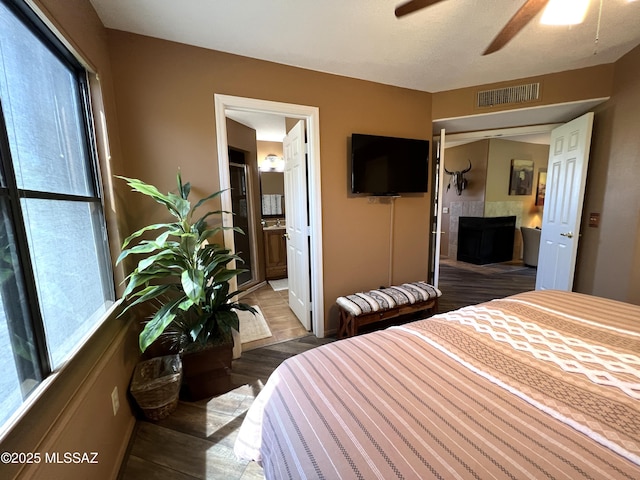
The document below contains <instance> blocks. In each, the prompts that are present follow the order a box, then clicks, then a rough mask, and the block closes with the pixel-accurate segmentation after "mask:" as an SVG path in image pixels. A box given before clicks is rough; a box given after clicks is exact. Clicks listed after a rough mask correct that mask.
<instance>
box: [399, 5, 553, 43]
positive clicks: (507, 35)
mask: <svg viewBox="0 0 640 480" xmlns="http://www.w3.org/2000/svg"><path fill="white" fill-rule="evenodd" d="M442 1H444V0H410V1H408V2H405V3H403V4H401V5H399V6H398V7H397V8H396V11H395V13H396V17H398V18H400V17H403V16H405V15H408V14H410V13H413V12H415V11H417V10H421V9H423V8H426V7H430V6H431V5H435V4H436V3H440V2H442ZM547 3H549V0H527V1H526V2H525V3H524V5H522V7H520V10H518V11H517V12H516V14H515V15H514V16H513V17H511V20H509V21H508V22H507V24H506V25H505V26H504V27H503V29H502V30H500V33H498V35H496V37H495V38H494V39H493V42H491V44H490V45H489V46H488V47H487V49H486V50H485V51H484V52H483V53H482V55H489V54H490V53H493V52H497V51H498V50H500V49H501V48H502V47H504V46H505V45H506V44H507V43H508V42H509V41H510V40H511V39H512V38H513V37H515V36H516V35H517V34H518V32H520V30H522V29H523V28H524V27H525V26H526V25H527V24H528V23H529V22H530V21H531V20H532V19H533V17H535V16H536V15H537V14H538V13H539V12H540V11H541V10H542V9H543V8H544V7H545V6H546V5H547Z"/></svg>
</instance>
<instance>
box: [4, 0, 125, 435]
mask: <svg viewBox="0 0 640 480" xmlns="http://www.w3.org/2000/svg"><path fill="white" fill-rule="evenodd" d="M87 99H88V91H87V74H86V72H85V71H84V69H83V68H82V67H81V66H80V64H79V63H78V62H77V61H76V60H75V59H74V58H73V57H72V56H71V54H70V53H69V52H68V51H67V50H66V49H65V48H64V47H63V46H62V45H61V44H60V43H59V42H58V41H57V39H56V38H55V37H54V36H53V34H52V33H51V32H50V31H48V30H47V28H46V27H45V26H44V25H43V24H42V23H41V22H40V20H39V19H38V18H37V17H36V15H35V14H34V13H33V12H32V11H30V10H29V9H28V7H26V6H25V4H24V2H22V1H20V0H0V365H2V369H3V371H2V374H1V375H0V425H4V424H5V422H7V420H8V419H9V418H10V417H11V415H12V414H14V413H15V412H16V411H17V410H18V409H19V408H20V406H21V404H22V403H23V402H24V400H25V399H26V398H27V397H28V396H29V394H30V393H31V392H32V391H33V390H34V388H35V387H36V386H37V385H38V384H39V383H40V382H41V381H42V380H43V379H44V378H46V377H47V376H48V375H50V374H51V373H52V372H54V371H55V370H56V369H59V368H60V367H61V366H62V365H63V364H64V363H65V361H67V360H68V359H69V357H70V356H71V355H72V354H73V353H74V352H75V351H76V350H77V348H78V347H79V346H81V345H82V344H83V342H84V340H85V338H86V337H87V336H88V335H89V334H90V333H91V332H92V331H93V330H94V329H95V328H96V326H97V325H98V324H99V322H100V320H101V319H102V318H103V315H104V313H105V312H106V310H107V309H108V308H109V306H110V305H111V304H112V303H113V301H114V289H113V275H112V272H111V261H110V257H109V250H108V245H107V240H106V227H105V222H104V215H103V208H102V201H101V196H100V194H101V190H100V184H99V181H98V174H97V173H98V169H97V163H96V161H95V156H94V153H93V152H94V142H93V136H92V126H91V117H90V115H89V106H88V100H87Z"/></svg>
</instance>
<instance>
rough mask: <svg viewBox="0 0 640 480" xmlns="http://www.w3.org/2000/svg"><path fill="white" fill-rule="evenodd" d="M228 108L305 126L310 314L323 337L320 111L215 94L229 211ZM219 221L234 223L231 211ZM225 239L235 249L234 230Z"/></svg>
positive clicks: (225, 203)
mask: <svg viewBox="0 0 640 480" xmlns="http://www.w3.org/2000/svg"><path fill="white" fill-rule="evenodd" d="M227 110H240V111H244V112H256V113H268V114H273V115H282V116H285V117H289V118H297V119H300V120H304V121H305V123H306V127H307V168H308V175H309V177H308V183H307V189H308V190H307V195H308V199H309V237H310V251H309V255H310V259H309V265H310V269H311V292H310V293H311V309H310V310H311V315H312V332H313V333H314V334H315V335H316V336H317V337H319V338H322V337H324V331H325V325H324V323H325V320H324V275H323V269H322V265H323V261H322V258H323V257H322V195H321V190H320V111H319V109H318V107H311V106H307V105H297V104H292V103H282V102H274V101H270V100H260V99H255V98H247V97H236V96H232V95H223V94H218V93H216V94H214V111H215V121H216V141H217V147H218V171H219V176H220V190H227V191H225V192H224V193H223V194H222V195H221V203H222V210H224V211H226V212H231V192H229V191H228V189H229V187H230V179H229V154H228V148H229V145H228V141H227V122H226V118H227V117H226V111H227ZM222 224H223V225H224V226H232V225H233V215H232V214H231V213H223V215H222ZM224 243H225V246H227V248H230V249H231V250H234V241H233V232H232V231H231V230H227V231H225V232H224Z"/></svg>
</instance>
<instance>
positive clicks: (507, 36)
mask: <svg viewBox="0 0 640 480" xmlns="http://www.w3.org/2000/svg"><path fill="white" fill-rule="evenodd" d="M547 3H549V0H527V1H526V2H525V4H524V5H523V6H522V7H520V10H518V11H517V12H516V14H515V15H514V16H513V17H511V20H509V22H507V24H506V25H505V26H504V28H503V29H502V30H500V33H498V35H496V38H494V39H493V42H491V45H489V46H488V47H487V49H486V50H485V51H484V53H483V54H482V55H489V54H490V53H493V52H497V51H498V50H500V49H501V48H502V47H504V46H505V45H506V44H507V43H509V41H510V40H511V39H512V38H513V37H515V36H516V35H517V34H518V32H520V30H522V29H523V28H524V27H525V26H526V25H527V24H528V23H529V22H530V21H531V20H532V19H533V17H535V16H536V15H537V14H538V13H540V11H541V10H542V9H543V8H544V7H545V6H546V5H547Z"/></svg>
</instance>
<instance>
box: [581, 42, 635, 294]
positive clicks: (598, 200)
mask: <svg viewBox="0 0 640 480" xmlns="http://www.w3.org/2000/svg"><path fill="white" fill-rule="evenodd" d="M638 112H640V47H636V48H635V49H633V50H632V51H631V52H629V53H628V54H627V55H625V56H624V57H623V58H622V59H620V60H619V61H618V62H616V64H615V75H614V82H613V95H612V97H611V100H609V101H607V102H606V103H604V104H603V105H601V106H599V107H598V108H597V109H596V110H595V113H596V115H595V119H594V130H593V141H592V147H591V160H590V163H589V172H588V177H587V190H586V196H585V204H584V210H583V211H584V214H583V220H582V222H583V223H582V225H583V226H582V238H581V240H580V249H579V252H578V269H577V271H576V289H577V290H578V291H580V292H585V293H593V294H595V295H599V296H603V297H609V298H614V299H619V300H624V301H629V302H632V303H636V304H640V274H638V272H639V271H640V186H639V181H640V173H639V172H640V153H639V152H640V135H638V131H639V130H640V117H639V116H638ZM590 212H594V213H600V227H599V228H593V227H588V215H589V213H590Z"/></svg>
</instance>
